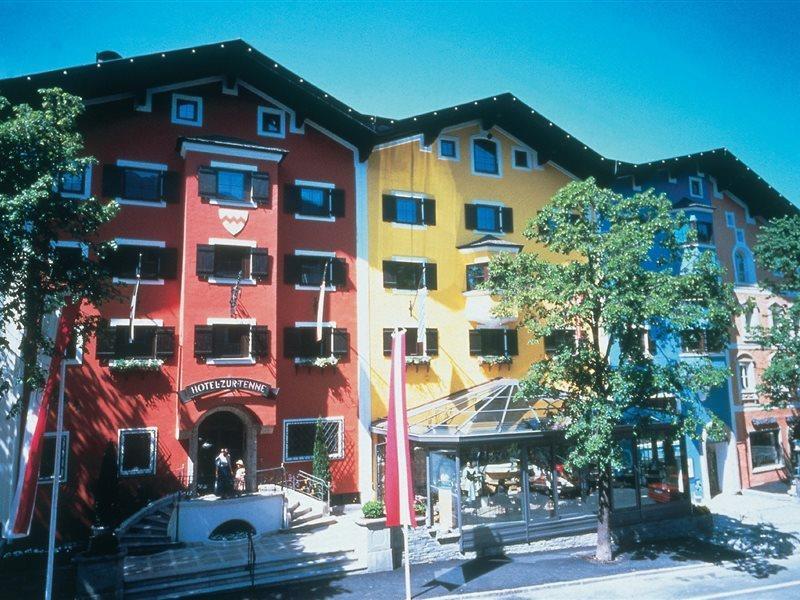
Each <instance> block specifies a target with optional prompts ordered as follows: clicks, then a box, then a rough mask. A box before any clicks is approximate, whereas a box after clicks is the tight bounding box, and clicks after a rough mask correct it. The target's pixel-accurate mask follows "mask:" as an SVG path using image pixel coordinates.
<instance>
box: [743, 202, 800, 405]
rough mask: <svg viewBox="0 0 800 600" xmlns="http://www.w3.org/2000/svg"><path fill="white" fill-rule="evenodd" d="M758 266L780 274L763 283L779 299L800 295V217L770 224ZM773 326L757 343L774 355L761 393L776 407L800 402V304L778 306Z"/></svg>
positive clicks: (760, 332) (758, 336) (760, 247)
mask: <svg viewBox="0 0 800 600" xmlns="http://www.w3.org/2000/svg"><path fill="white" fill-rule="evenodd" d="M755 256H756V261H757V262H758V265H759V266H760V267H761V268H762V269H764V270H765V271H768V272H770V273H774V274H776V276H775V277H772V278H770V279H768V280H766V281H762V282H761V284H762V285H764V286H765V287H767V288H768V289H770V290H771V291H772V293H773V295H774V296H775V297H776V298H782V299H783V300H787V299H788V298H791V299H794V298H795V297H796V295H797V294H798V293H800V215H798V214H794V215H787V216H784V217H781V218H778V219H773V220H772V221H770V222H769V223H768V224H767V225H766V226H765V227H764V228H763V229H762V230H761V231H760V232H759V235H758V240H757V244H756V247H755ZM778 306H781V308H777V309H775V310H773V311H772V322H771V324H770V327H760V328H757V329H756V331H755V332H754V335H753V337H754V341H755V342H756V343H757V344H758V345H760V346H762V347H763V348H765V349H769V350H771V351H772V352H773V354H772V359H771V360H770V363H769V365H767V368H766V369H764V371H763V373H762V374H761V381H760V382H759V384H758V391H759V392H760V393H762V394H764V395H766V396H767V398H768V399H769V401H770V402H771V403H772V404H774V405H776V406H786V405H787V404H789V403H791V402H797V401H798V400H800V304H796V303H795V304H787V303H785V302H783V303H780V304H778Z"/></svg>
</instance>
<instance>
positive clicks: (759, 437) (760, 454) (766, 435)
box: [750, 429, 783, 469]
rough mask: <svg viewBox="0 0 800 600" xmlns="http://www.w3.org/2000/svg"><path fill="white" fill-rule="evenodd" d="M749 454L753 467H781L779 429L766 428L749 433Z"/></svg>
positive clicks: (781, 455) (781, 450) (781, 453)
mask: <svg viewBox="0 0 800 600" xmlns="http://www.w3.org/2000/svg"><path fill="white" fill-rule="evenodd" d="M750 456H751V457H752V461H753V469H759V468H766V469H769V468H778V467H782V466H783V448H782V447H781V438H780V431H779V430H777V429H767V430H762V431H753V432H752V433H750Z"/></svg>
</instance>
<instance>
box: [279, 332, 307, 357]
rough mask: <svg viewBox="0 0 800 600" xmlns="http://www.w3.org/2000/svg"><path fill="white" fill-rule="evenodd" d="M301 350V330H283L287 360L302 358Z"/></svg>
mask: <svg viewBox="0 0 800 600" xmlns="http://www.w3.org/2000/svg"><path fill="white" fill-rule="evenodd" d="M301 349H302V336H301V330H300V329H299V328H297V327H285V328H284V329H283V356H284V357H286V358H296V357H298V356H301Z"/></svg>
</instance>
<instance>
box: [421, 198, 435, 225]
mask: <svg viewBox="0 0 800 600" xmlns="http://www.w3.org/2000/svg"><path fill="white" fill-rule="evenodd" d="M422 203H423V204H424V205H425V224H426V225H436V200H434V199H432V198H427V199H425V200H423V201H422Z"/></svg>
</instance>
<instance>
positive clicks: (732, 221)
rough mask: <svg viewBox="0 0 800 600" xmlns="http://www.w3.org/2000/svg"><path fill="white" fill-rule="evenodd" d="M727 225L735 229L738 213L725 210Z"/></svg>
mask: <svg viewBox="0 0 800 600" xmlns="http://www.w3.org/2000/svg"><path fill="white" fill-rule="evenodd" d="M725 225H727V226H728V227H730V228H731V229H734V228H735V227H736V215H734V214H733V213H732V212H727V211H726V212H725Z"/></svg>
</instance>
